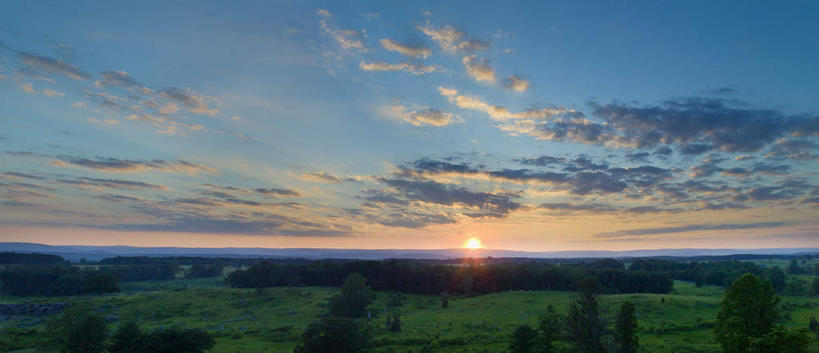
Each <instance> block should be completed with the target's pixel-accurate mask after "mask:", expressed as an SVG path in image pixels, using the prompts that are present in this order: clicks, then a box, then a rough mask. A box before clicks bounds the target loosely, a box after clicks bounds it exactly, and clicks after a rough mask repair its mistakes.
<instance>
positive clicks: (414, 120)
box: [381, 105, 463, 127]
mask: <svg viewBox="0 0 819 353" xmlns="http://www.w3.org/2000/svg"><path fill="white" fill-rule="evenodd" d="M381 111H382V114H383V115H385V116H387V117H390V118H394V119H398V120H400V121H403V122H406V123H408V124H410V125H413V126H424V125H429V126H438V127H440V126H447V125H450V124H453V123H458V122H463V120H461V119H460V118H459V117H458V116H457V115H455V114H452V113H448V112H444V111H441V110H438V109H433V108H430V107H423V108H421V109H418V110H408V109H407V107H405V106H402V105H390V106H385V107H383V108H382V109H381Z"/></svg>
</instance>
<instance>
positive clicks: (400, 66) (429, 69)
mask: <svg viewBox="0 0 819 353" xmlns="http://www.w3.org/2000/svg"><path fill="white" fill-rule="evenodd" d="M359 67H360V68H361V70H364V71H406V72H409V73H411V74H413V75H426V74H430V73H433V72H436V71H441V70H442V69H441V67H440V66H437V65H424V64H410V63H395V64H391V63H386V62H383V61H375V62H371V63H366V62H364V61H362V62H361V63H360V64H359Z"/></svg>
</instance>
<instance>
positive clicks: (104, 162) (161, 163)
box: [54, 156, 219, 175]
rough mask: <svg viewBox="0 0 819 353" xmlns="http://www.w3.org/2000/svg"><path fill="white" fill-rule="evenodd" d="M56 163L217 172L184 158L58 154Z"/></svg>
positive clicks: (129, 169)
mask: <svg viewBox="0 0 819 353" xmlns="http://www.w3.org/2000/svg"><path fill="white" fill-rule="evenodd" d="M54 164H56V165H60V166H77V167H83V168H88V169H95V170H99V171H103V172H116V173H135V172H144V171H148V170H157V171H162V172H173V173H184V174H193V175H195V174H198V173H218V172H219V170H218V169H216V168H212V167H208V166H206V165H203V164H198V163H194V162H189V161H185V160H176V161H166V160H161V159H154V160H131V159H118V158H110V157H98V158H83V157H72V156H60V157H58V158H57V160H56V161H55V163H54Z"/></svg>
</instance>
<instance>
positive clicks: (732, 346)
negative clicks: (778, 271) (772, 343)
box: [714, 273, 779, 353]
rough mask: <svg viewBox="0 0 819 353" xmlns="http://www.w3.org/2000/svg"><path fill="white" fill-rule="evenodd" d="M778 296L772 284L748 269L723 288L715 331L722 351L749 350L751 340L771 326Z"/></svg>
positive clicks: (764, 332) (774, 318)
mask: <svg viewBox="0 0 819 353" xmlns="http://www.w3.org/2000/svg"><path fill="white" fill-rule="evenodd" d="M778 303H779V298H778V297H777V296H776V293H775V292H774V290H773V288H771V284H770V283H768V282H767V281H763V280H760V279H759V277H757V276H756V275H753V274H750V273H747V274H745V275H743V276H742V277H740V278H739V279H737V280H736V281H734V283H732V284H731V287H729V288H728V289H727V290H726V291H725V296H724V298H723V299H722V303H720V310H719V313H718V314H717V323H716V326H714V335H715V336H716V339H717V341H718V342H719V343H720V345H721V346H722V351H723V352H725V353H745V352H749V349H750V348H751V342H752V341H755V340H759V339H761V338H763V337H765V336H766V335H768V334H769V333H771V331H772V330H773V328H774V322H775V321H776V320H777V318H778V317H779V315H778V313H777V310H776V306H777V304H778Z"/></svg>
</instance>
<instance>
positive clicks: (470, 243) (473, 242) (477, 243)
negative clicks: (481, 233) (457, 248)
mask: <svg viewBox="0 0 819 353" xmlns="http://www.w3.org/2000/svg"><path fill="white" fill-rule="evenodd" d="M464 247H465V248H467V249H470V250H474V249H480V248H483V243H481V240H480V239H478V238H469V239H467V240H466V242H465V243H464Z"/></svg>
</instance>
